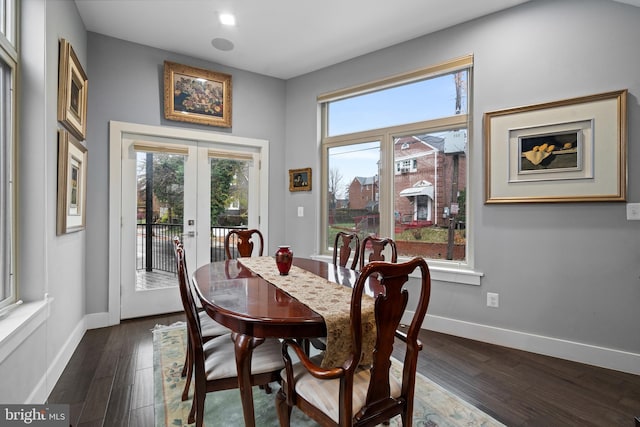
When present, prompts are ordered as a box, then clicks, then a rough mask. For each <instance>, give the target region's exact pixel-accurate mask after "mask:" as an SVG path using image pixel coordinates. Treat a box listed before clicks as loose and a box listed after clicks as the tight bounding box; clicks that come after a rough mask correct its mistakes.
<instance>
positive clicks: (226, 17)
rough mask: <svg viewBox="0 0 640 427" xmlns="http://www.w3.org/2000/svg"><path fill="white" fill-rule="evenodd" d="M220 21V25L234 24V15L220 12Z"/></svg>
mask: <svg viewBox="0 0 640 427" xmlns="http://www.w3.org/2000/svg"><path fill="white" fill-rule="evenodd" d="M220 23H221V24H222V25H230V26H234V25H236V17H235V16H233V15H232V14H230V13H221V14H220Z"/></svg>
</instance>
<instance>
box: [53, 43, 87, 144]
mask: <svg viewBox="0 0 640 427" xmlns="http://www.w3.org/2000/svg"><path fill="white" fill-rule="evenodd" d="M58 66H59V69H58V121H60V123H62V125H63V126H64V127H65V128H67V130H68V131H69V132H71V133H72V134H73V135H74V136H75V137H76V138H78V139H79V140H81V141H82V140H84V139H85V138H86V134H87V85H88V82H89V81H88V79H87V75H86V74H85V72H84V69H83V68H82V65H80V61H79V60H78V57H77V56H76V53H75V51H74V50H73V47H72V46H71V44H70V43H69V42H68V41H67V40H65V39H61V40H60V57H59V63H58Z"/></svg>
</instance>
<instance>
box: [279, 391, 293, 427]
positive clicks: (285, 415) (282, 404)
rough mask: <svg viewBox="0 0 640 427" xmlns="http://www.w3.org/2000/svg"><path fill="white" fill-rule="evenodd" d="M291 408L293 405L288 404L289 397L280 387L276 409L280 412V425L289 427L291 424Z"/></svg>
mask: <svg viewBox="0 0 640 427" xmlns="http://www.w3.org/2000/svg"><path fill="white" fill-rule="evenodd" d="M291 409H292V408H291V406H289V405H287V397H286V396H285V394H284V393H283V392H282V389H280V390H279V391H278V393H276V411H277V412H278V420H279V421H280V427H289V425H290V424H291Z"/></svg>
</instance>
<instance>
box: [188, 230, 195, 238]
mask: <svg viewBox="0 0 640 427" xmlns="http://www.w3.org/2000/svg"><path fill="white" fill-rule="evenodd" d="M187 236H189V237H196V232H195V231H189V232H188V233H187Z"/></svg>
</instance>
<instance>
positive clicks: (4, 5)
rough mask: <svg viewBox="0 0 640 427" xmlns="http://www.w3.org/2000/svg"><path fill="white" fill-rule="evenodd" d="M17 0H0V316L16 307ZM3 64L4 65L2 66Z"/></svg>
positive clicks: (17, 296) (17, 294) (17, 295)
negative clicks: (2, 73)
mask: <svg viewBox="0 0 640 427" xmlns="http://www.w3.org/2000/svg"><path fill="white" fill-rule="evenodd" d="M17 10H18V0H0V62H2V67H3V68H4V69H5V70H6V71H7V72H9V73H10V76H7V78H6V80H5V79H3V81H2V82H0V100H1V101H0V102H1V105H0V147H1V150H2V154H0V162H1V164H0V174H2V177H1V178H0V185H1V188H0V208H1V209H2V215H0V241H2V245H3V246H2V249H1V252H0V254H1V256H0V263H2V268H0V272H1V273H0V275H1V277H0V280H1V281H2V288H1V289H0V290H1V292H0V316H2V315H4V314H6V312H7V311H8V310H10V309H11V308H13V307H15V306H16V303H17V302H18V298H19V293H18V284H17V281H16V274H15V272H16V253H17V252H16V230H17V226H16V207H17V201H16V194H15V191H14V188H15V185H14V183H15V177H16V164H17V157H16V147H17V141H16V138H17V94H16V87H17V84H16V80H17V72H18V71H17V70H18V50H17V43H16V39H17V29H18V13H17ZM5 67H6V68H5Z"/></svg>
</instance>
